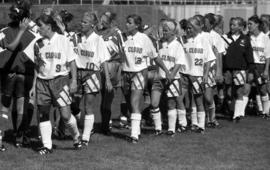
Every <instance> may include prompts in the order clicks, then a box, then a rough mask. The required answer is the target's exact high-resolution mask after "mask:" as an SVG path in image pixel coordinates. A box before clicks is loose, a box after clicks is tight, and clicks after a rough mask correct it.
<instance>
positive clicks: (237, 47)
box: [223, 17, 253, 122]
mask: <svg viewBox="0 0 270 170" xmlns="http://www.w3.org/2000/svg"><path fill="white" fill-rule="evenodd" d="M243 23H244V19H243V18H240V17H235V18H233V19H232V20H231V23H230V32H229V33H228V34H227V36H226V39H225V42H226V43H227V45H228V47H227V53H226V55H225V57H224V60H223V62H224V69H225V70H226V73H225V74H224V75H225V84H226V87H227V91H230V92H231V94H228V95H229V96H231V97H230V98H235V99H236V100H235V106H234V115H233V121H235V122H238V121H239V120H240V117H242V116H245V108H246V105H247V103H248V94H249V89H250V87H249V85H248V84H247V71H248V69H249V65H250V63H252V62H253V51H252V47H251V44H250V41H249V37H248V36H246V35H244V34H243V33H242V31H241V30H242V27H243Z"/></svg>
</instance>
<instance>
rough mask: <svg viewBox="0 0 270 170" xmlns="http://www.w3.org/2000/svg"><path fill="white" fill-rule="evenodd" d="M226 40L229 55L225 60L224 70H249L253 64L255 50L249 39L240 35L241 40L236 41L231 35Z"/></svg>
mask: <svg viewBox="0 0 270 170" xmlns="http://www.w3.org/2000/svg"><path fill="white" fill-rule="evenodd" d="M224 40H225V42H226V43H227V44H228V48H227V53H226V55H225V56H224V58H223V65H224V69H228V70H247V69H248V67H249V64H251V63H253V50H252V47H251V44H250V40H249V37H248V36H246V35H244V34H240V36H239V38H238V39H237V40H236V41H234V39H233V38H232V35H231V34H230V33H229V34H227V38H224Z"/></svg>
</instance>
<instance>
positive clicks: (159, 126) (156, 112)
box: [151, 108, 162, 130]
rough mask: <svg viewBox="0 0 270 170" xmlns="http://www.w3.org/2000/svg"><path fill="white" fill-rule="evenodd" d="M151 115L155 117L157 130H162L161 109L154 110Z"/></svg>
mask: <svg viewBox="0 0 270 170" xmlns="http://www.w3.org/2000/svg"><path fill="white" fill-rule="evenodd" d="M151 114H152V117H153V121H154V125H155V130H161V129H162V123H161V114H160V110H159V108H156V109H152V110H151Z"/></svg>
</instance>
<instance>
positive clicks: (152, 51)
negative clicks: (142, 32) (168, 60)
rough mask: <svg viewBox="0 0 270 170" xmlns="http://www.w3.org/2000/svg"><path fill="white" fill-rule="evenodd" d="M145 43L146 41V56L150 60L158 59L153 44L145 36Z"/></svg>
mask: <svg viewBox="0 0 270 170" xmlns="http://www.w3.org/2000/svg"><path fill="white" fill-rule="evenodd" d="M145 37H146V38H145V41H146V47H145V48H146V49H147V54H148V56H149V57H150V58H151V59H154V58H156V57H158V53H157V50H156V49H155V47H154V45H153V42H152V41H151V40H150V38H149V37H147V36H145Z"/></svg>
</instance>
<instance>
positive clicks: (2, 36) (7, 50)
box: [0, 6, 29, 151]
mask: <svg viewBox="0 0 270 170" xmlns="http://www.w3.org/2000/svg"><path fill="white" fill-rule="evenodd" d="M14 7H15V6H13V7H11V8H10V9H11V10H12V9H13V8H14ZM23 17H24V16H22V18H18V20H17V21H16V22H18V23H17V28H11V27H7V28H4V29H3V30H1V31H0V48H1V52H0V56H1V59H4V58H3V57H10V56H11V55H12V53H14V52H15V51H14V50H15V49H16V47H17V46H18V44H20V42H21V38H22V37H23V35H24V32H25V31H26V30H27V28H28V26H29V20H28V19H26V18H23ZM14 22H15V21H14ZM18 28H19V30H18ZM13 29H17V31H16V32H17V35H16V36H15V37H14V34H13V36H12V35H11V34H10V33H8V32H7V31H8V30H13ZM24 38H25V37H24ZM2 68H3V69H5V65H3V67H2V66H1V69H2ZM8 71H9V70H8ZM1 75H5V74H1ZM1 79H2V77H1ZM1 83H2V82H1ZM9 88H10V87H9ZM20 88H22V87H20ZM2 91H3V92H4V90H3V89H2ZM4 94H6V93H4ZM3 99H6V100H9V101H10V102H11V100H12V96H9V97H8V98H5V95H3V97H2V100H3ZM9 101H7V102H8V103H5V102H3V101H2V103H1V113H0V120H1V124H3V123H2V122H3V121H5V120H6V119H8V111H9V106H10V103H9ZM20 113H21V114H20V116H21V115H22V114H23V112H22V111H21V109H20ZM20 120H21V119H20ZM19 124H20V125H21V122H19ZM3 134H4V131H3V129H2V127H1V129H0V140H1V146H0V151H5V150H6V148H5V146H4V145H3V144H2V139H3V137H4V135H3Z"/></svg>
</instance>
